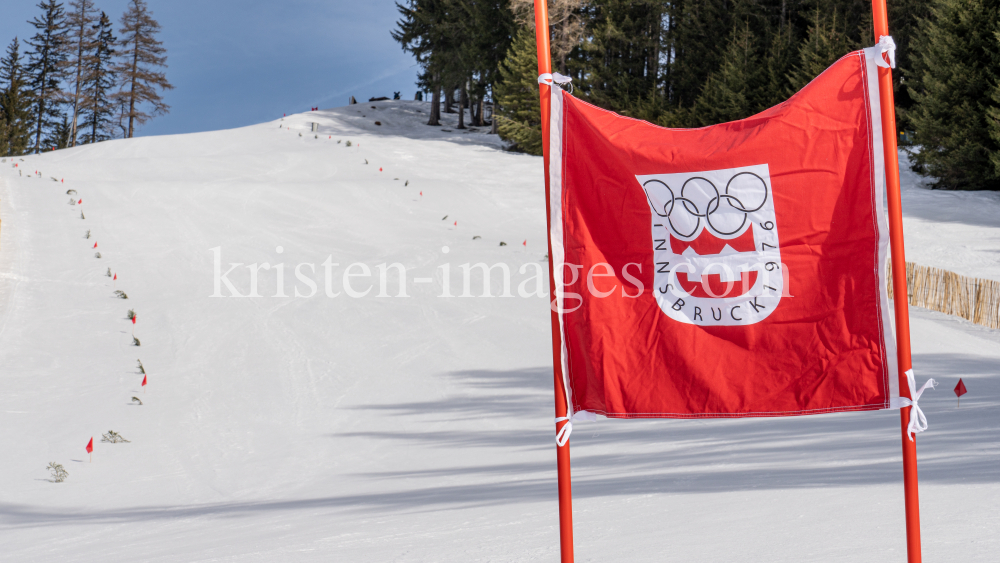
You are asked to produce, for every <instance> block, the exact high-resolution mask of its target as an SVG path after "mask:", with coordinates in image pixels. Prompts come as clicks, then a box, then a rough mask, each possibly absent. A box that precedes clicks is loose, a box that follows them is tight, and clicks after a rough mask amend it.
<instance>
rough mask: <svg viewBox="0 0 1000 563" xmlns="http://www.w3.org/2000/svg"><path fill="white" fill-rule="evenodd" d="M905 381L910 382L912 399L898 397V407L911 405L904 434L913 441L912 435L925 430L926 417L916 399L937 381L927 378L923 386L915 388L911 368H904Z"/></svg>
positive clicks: (915, 384)
mask: <svg viewBox="0 0 1000 563" xmlns="http://www.w3.org/2000/svg"><path fill="white" fill-rule="evenodd" d="M906 381H907V382H908V383H909V384H910V397H913V399H912V400H911V399H907V398H906V397H900V398H899V405H900V407H912V408H911V409H910V424H909V426H907V427H906V434H907V436H909V437H910V441H911V442H912V441H913V435H914V434H919V433H921V432H923V431H924V430H927V417H926V416H924V411H922V410H920V407H919V406H917V401H919V400H920V396H921V395H923V394H924V390H925V389H927V388H928V387H931V388H933V387H934V386H935V385H937V382H936V381H934V380H933V379H928V380H927V383H924V386H923V387H921V388H920V390H917V382H916V380H915V379H914V377H913V370H912V369H908V370H906Z"/></svg>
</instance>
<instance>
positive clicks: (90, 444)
mask: <svg viewBox="0 0 1000 563" xmlns="http://www.w3.org/2000/svg"><path fill="white" fill-rule="evenodd" d="M87 453H88V454H90V461H94V437H93V436H91V437H90V441H89V442H87Z"/></svg>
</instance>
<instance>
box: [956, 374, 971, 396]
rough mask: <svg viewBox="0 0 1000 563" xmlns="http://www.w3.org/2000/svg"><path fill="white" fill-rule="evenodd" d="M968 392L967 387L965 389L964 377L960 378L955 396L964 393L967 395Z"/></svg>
mask: <svg viewBox="0 0 1000 563" xmlns="http://www.w3.org/2000/svg"><path fill="white" fill-rule="evenodd" d="M966 393H968V391H966V389H965V384H964V383H962V379H961V378H959V380H958V385H956V386H955V396H956V397H961V396H962V395H965V394H966Z"/></svg>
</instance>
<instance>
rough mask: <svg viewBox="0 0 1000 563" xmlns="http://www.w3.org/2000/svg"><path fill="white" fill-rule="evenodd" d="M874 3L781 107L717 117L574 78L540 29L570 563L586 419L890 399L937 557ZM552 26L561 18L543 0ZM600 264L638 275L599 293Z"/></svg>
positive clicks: (877, 404)
mask: <svg viewBox="0 0 1000 563" xmlns="http://www.w3.org/2000/svg"><path fill="white" fill-rule="evenodd" d="M872 7H873V15H874V22H875V32H876V33H875V35H876V37H879V38H880V39H879V44H878V45H876V46H874V47H871V48H868V49H864V50H861V51H856V52H853V53H849V54H846V55H845V56H844V57H843V58H841V59H840V60H839V61H837V62H836V63H834V64H833V65H832V66H831V67H830V68H828V69H827V70H826V71H824V72H823V73H822V74H821V75H820V76H818V77H817V78H816V79H814V80H813V81H812V82H810V83H809V84H808V85H807V86H805V87H804V88H803V89H802V90H800V91H799V92H798V93H796V94H795V95H794V96H792V97H791V98H790V99H789V100H787V101H786V102H783V103H781V104H779V105H778V106H775V107H773V108H771V109H769V110H766V111H764V112H762V113H759V114H757V115H754V116H752V117H749V118H747V119H743V120H740V121H735V122H730V123H723V124H719V125H714V126H709V127H703V128H700V129H665V128H662V127H657V126H654V125H651V124H649V123H646V122H643V121H638V120H635V119H630V118H626V117H622V116H619V115H616V114H614V113H612V112H609V111H606V110H603V109H600V108H597V107H594V106H592V105H590V104H587V103H585V102H582V101H580V100H579V99H577V98H575V97H573V96H572V95H571V94H569V93H567V92H564V91H563V89H562V88H560V87H559V86H558V84H565V83H566V82H569V81H570V79H569V78H567V77H564V76H561V75H558V74H552V71H551V61H550V56H549V51H550V50H549V45H548V33H537V34H536V37H537V43H538V63H539V64H538V69H539V83H540V87H541V106H542V129H543V131H542V135H543V143H544V158H545V169H546V178H545V180H546V198H547V202H546V203H547V212H548V224H549V256H550V264H549V268H550V274H551V275H550V284H551V285H550V288H551V294H552V295H553V296H554V302H553V307H552V309H553V313H552V329H553V358H554V368H555V374H554V375H555V379H554V383H555V402H556V441H557V463H558V475H559V507H560V543H561V552H562V561H563V562H564V563H567V562H571V561H573V539H572V500H571V485H570V472H569V459H570V458H569V437H570V434H571V432H572V424H573V421H574V420H575V421H580V420H593V419H595V418H596V415H598V414H600V415H603V416H607V417H615V418H720V417H744V416H790V415H807V414H818V413H828V412H837V411H856V410H876V409H885V408H900V409H901V423H902V437H903V440H902V442H903V454H904V455H903V458H904V486H905V502H906V521H907V550H908V558H909V559H908V560H909V561H910V562H911V563H914V562H918V561H920V530H919V511H918V497H917V480H916V446H915V441H914V439H913V436H914V434H915V433H918V432H920V431H922V430H924V429H926V419H925V418H924V417H923V414H922V413H921V412H920V410H919V407H918V406H917V399H918V398H919V397H920V394H921V393H922V392H923V390H924V389H926V387H927V386H928V385H932V384H933V383H932V382H931V381H929V382H928V383H927V384H925V385H924V387H923V388H921V389H920V390H919V391H918V390H917V389H916V383H915V380H914V376H913V371H912V369H911V365H910V344H909V320H908V316H907V308H906V307H907V304H906V301H905V300H902V299H897V300H895V302H894V305H895V310H894V311H893V309H892V308H891V307H890V303H889V299H888V295H887V290H886V283H887V280H886V272H887V263H888V261H889V257H890V255H891V258H892V262H893V268H892V272H893V276H894V277H893V279H892V283H893V291H894V293H895V294H896V295H906V279H905V267H902V265H903V264H904V260H905V258H904V255H903V240H902V216H901V212H900V191H899V165H898V155H897V148H896V130H895V113H894V107H893V100H892V83H891V80H892V78H891V70H890V67H892V66H894V49H895V45H894V44H893V41H892V38H891V37H889V33H888V23H887V19H886V12H885V0H874V1H873V4H872ZM535 28H536V29H538V30H548V15H547V8H546V3H545V2H540V1H539V0H535ZM883 201H887V202H888V213H887V210H886V209H885V206H884V204H883ZM887 215H888V217H887ZM890 247H891V252H890ZM601 265H604V266H605V267H606V269H608V270H609V271H610V272H617V271H621V272H623V273H625V272H628V268H629V266H630V265H631V266H632V270H631V271H632V273H633V275H634V276H635V277H634V278H633V277H632V276H625V275H623V278H624V279H618V280H616V281H617V282H618V283H620V284H622V288H623V290H622V291H621V292H620V293H599V294H598V295H597V296H595V291H594V288H593V280H592V277H591V276H589V275H588V276H582V275H577V272H593V271H595V267H599V266H601ZM607 275H614V274H613V273H609V274H607ZM636 282H637V283H636ZM588 289H589V291H588ZM567 296H572V298H573V299H575V300H576V302H574V303H573V304H571V305H569V304H567V303H566V300H567ZM893 313H894V315H893ZM893 316H895V318H893Z"/></svg>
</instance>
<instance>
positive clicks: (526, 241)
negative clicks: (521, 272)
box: [521, 239, 528, 248]
mask: <svg viewBox="0 0 1000 563" xmlns="http://www.w3.org/2000/svg"><path fill="white" fill-rule="evenodd" d="M521 244H522V245H523V246H524V247H525V248H527V247H528V239H524V242H522V243H521Z"/></svg>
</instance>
